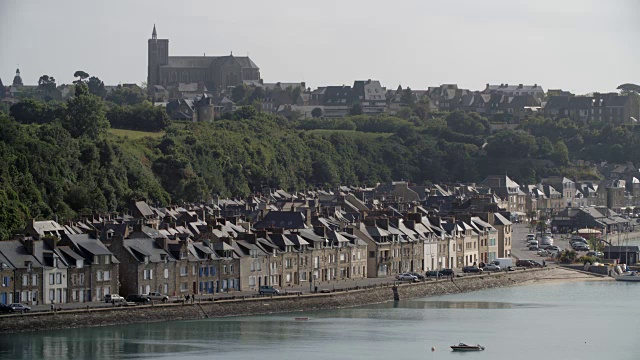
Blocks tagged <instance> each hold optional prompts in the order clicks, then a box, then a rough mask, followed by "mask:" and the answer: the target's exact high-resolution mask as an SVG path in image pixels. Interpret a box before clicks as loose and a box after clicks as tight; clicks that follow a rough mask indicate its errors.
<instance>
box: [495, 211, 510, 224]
mask: <svg viewBox="0 0 640 360" xmlns="http://www.w3.org/2000/svg"><path fill="white" fill-rule="evenodd" d="M493 216H494V219H495V223H496V224H498V225H513V223H512V222H511V221H509V220H507V218H505V217H504V216H502V215H501V214H500V213H495V214H493Z"/></svg>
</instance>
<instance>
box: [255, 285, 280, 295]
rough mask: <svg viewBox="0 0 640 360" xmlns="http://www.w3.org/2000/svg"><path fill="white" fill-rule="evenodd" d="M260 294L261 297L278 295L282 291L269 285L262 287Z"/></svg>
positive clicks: (259, 289) (259, 290)
mask: <svg viewBox="0 0 640 360" xmlns="http://www.w3.org/2000/svg"><path fill="white" fill-rule="evenodd" d="M258 294H260V295H278V294H280V290H278V289H276V288H274V287H273V286H269V285H262V286H260V287H259V288H258Z"/></svg>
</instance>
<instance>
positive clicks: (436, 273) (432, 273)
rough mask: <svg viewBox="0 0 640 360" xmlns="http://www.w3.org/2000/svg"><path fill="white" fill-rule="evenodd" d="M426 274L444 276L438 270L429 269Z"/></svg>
mask: <svg viewBox="0 0 640 360" xmlns="http://www.w3.org/2000/svg"><path fill="white" fill-rule="evenodd" d="M425 275H426V276H427V277H438V276H442V274H440V271H438V270H428V271H427V272H426V273H425Z"/></svg>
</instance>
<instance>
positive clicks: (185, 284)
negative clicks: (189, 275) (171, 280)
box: [180, 282, 189, 292]
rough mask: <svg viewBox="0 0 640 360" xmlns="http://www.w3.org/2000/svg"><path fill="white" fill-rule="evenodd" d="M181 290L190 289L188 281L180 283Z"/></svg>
mask: <svg viewBox="0 0 640 360" xmlns="http://www.w3.org/2000/svg"><path fill="white" fill-rule="evenodd" d="M180 291H181V292H185V291H189V283H186V282H184V283H181V284H180Z"/></svg>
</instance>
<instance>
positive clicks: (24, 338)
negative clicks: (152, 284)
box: [0, 318, 304, 360]
mask: <svg viewBox="0 0 640 360" xmlns="http://www.w3.org/2000/svg"><path fill="white" fill-rule="evenodd" d="M300 326H304V324H299V325H298V324H292V323H288V322H282V321H273V320H269V319H265V320H259V319H258V320H256V319H255V318H253V319H251V320H250V321H248V320H247V321H243V320H242V319H238V318H235V319H229V320H225V319H219V320H202V321H183V322H171V323H155V324H135V325H122V326H109V327H101V328H88V329H71V330H61V331H56V332H51V333H35V334H15V335H12V336H3V337H0V358H1V359H3V360H4V359H66V358H77V359H111V358H122V357H127V355H131V354H133V355H132V356H133V357H136V355H135V354H145V356H150V355H153V354H163V355H167V354H170V353H180V352H196V353H198V352H202V353H204V352H208V351H211V350H212V349H215V351H216V352H225V351H231V350H233V349H234V348H235V346H236V345H237V344H241V345H242V347H243V348H245V349H247V348H253V347H255V348H259V347H260V346H262V345H263V344H266V343H274V342H275V343H278V342H283V341H288V340H291V339H296V338H299V337H302V335H301V334H302V333H301V332H300V331H298V330H297V329H298V328H299V327H300ZM129 357H131V356H129Z"/></svg>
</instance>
